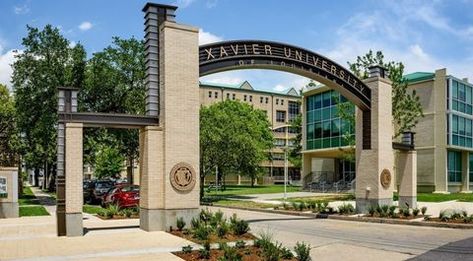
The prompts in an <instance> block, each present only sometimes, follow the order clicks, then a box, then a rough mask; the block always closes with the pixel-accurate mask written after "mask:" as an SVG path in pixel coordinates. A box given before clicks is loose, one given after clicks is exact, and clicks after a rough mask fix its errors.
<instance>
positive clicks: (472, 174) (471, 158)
mask: <svg viewBox="0 0 473 261" xmlns="http://www.w3.org/2000/svg"><path fill="white" fill-rule="evenodd" d="M468 157H469V159H468V160H469V162H470V168H469V172H470V173H468V176H469V177H470V182H473V153H469V154H468Z"/></svg>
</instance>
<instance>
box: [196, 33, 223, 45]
mask: <svg viewBox="0 0 473 261" xmlns="http://www.w3.org/2000/svg"><path fill="white" fill-rule="evenodd" d="M222 40H223V38H222V37H220V36H216V35H214V34H212V33H209V32H206V31H204V30H202V29H199V45H203V44H208V43H214V42H220V41H222Z"/></svg>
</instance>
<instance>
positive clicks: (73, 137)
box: [65, 123, 84, 236]
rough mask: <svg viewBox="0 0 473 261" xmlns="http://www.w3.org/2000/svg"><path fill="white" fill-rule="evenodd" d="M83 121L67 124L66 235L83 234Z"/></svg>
mask: <svg viewBox="0 0 473 261" xmlns="http://www.w3.org/2000/svg"><path fill="white" fill-rule="evenodd" d="M82 128H83V125H82V123H66V125H65V176H66V186H65V189H66V193H65V194H66V202H65V203H66V220H65V221H66V236H82V235H83V224H82V206H83V204H84V202H83V196H84V195H83V192H82V190H83V188H82V179H83V177H82V175H83V173H82V172H83V166H82Z"/></svg>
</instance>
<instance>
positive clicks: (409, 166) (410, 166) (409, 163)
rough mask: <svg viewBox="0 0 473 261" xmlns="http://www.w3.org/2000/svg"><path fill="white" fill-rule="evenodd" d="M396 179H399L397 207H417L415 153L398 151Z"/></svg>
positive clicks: (412, 151) (413, 151)
mask: <svg viewBox="0 0 473 261" xmlns="http://www.w3.org/2000/svg"><path fill="white" fill-rule="evenodd" d="M397 160H398V164H397V178H398V179H399V206H400V207H406V203H407V205H408V206H409V207H410V208H416V207H417V152H416V151H415V150H410V151H399V153H398V158H397Z"/></svg>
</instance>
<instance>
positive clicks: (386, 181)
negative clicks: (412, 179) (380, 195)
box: [380, 169, 391, 189]
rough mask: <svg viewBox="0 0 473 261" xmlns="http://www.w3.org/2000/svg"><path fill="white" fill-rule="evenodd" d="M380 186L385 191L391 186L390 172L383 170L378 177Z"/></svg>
mask: <svg viewBox="0 0 473 261" xmlns="http://www.w3.org/2000/svg"><path fill="white" fill-rule="evenodd" d="M380 181H381V186H383V188H385V189H387V188H389V186H390V185H391V172H390V171H389V170H388V169H383V171H381V176H380Z"/></svg>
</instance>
